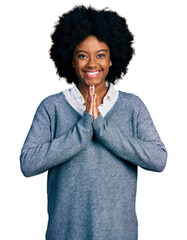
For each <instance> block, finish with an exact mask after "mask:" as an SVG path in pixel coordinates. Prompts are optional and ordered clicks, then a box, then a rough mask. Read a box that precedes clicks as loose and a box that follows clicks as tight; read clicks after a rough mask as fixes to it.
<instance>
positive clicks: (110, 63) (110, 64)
mask: <svg viewBox="0 0 187 240" xmlns="http://www.w3.org/2000/svg"><path fill="white" fill-rule="evenodd" d="M111 66H112V61H111V59H110V62H109V67H111Z"/></svg>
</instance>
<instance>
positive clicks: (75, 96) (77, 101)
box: [63, 81, 119, 117]
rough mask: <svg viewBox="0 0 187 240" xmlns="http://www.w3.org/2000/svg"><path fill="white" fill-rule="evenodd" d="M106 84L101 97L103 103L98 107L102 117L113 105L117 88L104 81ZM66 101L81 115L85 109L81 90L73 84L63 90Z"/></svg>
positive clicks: (116, 95)
mask: <svg viewBox="0 0 187 240" xmlns="http://www.w3.org/2000/svg"><path fill="white" fill-rule="evenodd" d="M106 86H107V87H109V88H108V92H107V93H106V95H105V96H104V98H103V103H102V104H101V105H100V106H99V107H98V109H99V112H100V113H101V115H102V116H103V117H104V116H105V115H106V114H107V112H108V111H109V110H110V109H111V108H112V107H113V105H114V104H115V102H116V100H117V98H118V94H119V92H118V90H116V89H115V88H114V84H112V83H108V82H107V81H106ZM63 93H64V95H65V97H66V99H67V101H68V102H69V103H70V105H71V106H72V107H73V108H74V109H75V110H76V111H77V112H78V113H80V114H81V115H83V113H84V111H85V110H86V106H85V105H84V102H85V101H84V97H83V96H82V94H81V92H80V91H79V89H78V88H77V86H76V85H74V86H73V87H72V88H69V89H66V90H64V91H63Z"/></svg>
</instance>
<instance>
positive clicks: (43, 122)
mask: <svg viewBox="0 0 187 240" xmlns="http://www.w3.org/2000/svg"><path fill="white" fill-rule="evenodd" d="M92 121H93V116H92V115H90V114H88V113H87V112H84V114H83V116H82V118H81V119H80V120H79V121H78V122H77V124H76V125H75V126H74V127H73V128H72V129H71V130H70V131H68V132H66V133H65V134H63V135H62V136H60V137H58V138H54V139H52V137H51V124H50V115H49V113H48V111H47V109H46V108H45V106H44V104H41V105H40V106H39V108H38V109H37V112H36V114H35V117H34V120H33V123H32V126H31V129H30V131H29V133H28V136H27V138H26V141H25V143H24V146H23V148H22V151H21V156H20V163H21V170H22V172H23V174H24V175H25V176H26V177H30V176H33V175H37V174H40V173H43V172H45V171H47V170H49V169H50V168H52V167H55V166H57V165H59V164H62V163H64V162H66V161H67V160H69V159H71V158H72V157H74V156H75V155H76V154H78V153H79V152H80V151H81V150H82V149H83V148H84V147H85V146H86V144H87V143H88V140H89V139H91V138H92V135H93V128H92V124H91V123H92Z"/></svg>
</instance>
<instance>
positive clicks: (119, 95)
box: [61, 90, 122, 118]
mask: <svg viewBox="0 0 187 240" xmlns="http://www.w3.org/2000/svg"><path fill="white" fill-rule="evenodd" d="M118 92H119V94H118V98H117V100H116V102H115V103H114V105H113V106H112V108H111V109H110V110H109V111H108V112H107V113H106V115H105V116H103V118H107V117H108V116H109V115H110V114H112V113H113V112H114V111H115V109H116V107H117V105H118V103H119V102H120V100H121V94H122V92H121V91H119V90H118ZM61 95H62V97H63V99H64V102H65V103H66V105H67V106H68V107H69V108H70V109H71V111H73V112H74V113H76V114H77V115H79V117H82V115H81V114H80V113H79V112H77V110H76V109H74V107H73V106H72V105H71V104H70V103H69V102H68V100H67V99H66V97H65V95H64V93H63V92H61Z"/></svg>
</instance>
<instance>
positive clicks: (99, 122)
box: [92, 113, 104, 130]
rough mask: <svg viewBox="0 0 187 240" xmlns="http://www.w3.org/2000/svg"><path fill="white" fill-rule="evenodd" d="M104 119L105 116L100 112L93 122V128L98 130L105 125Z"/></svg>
mask: <svg viewBox="0 0 187 240" xmlns="http://www.w3.org/2000/svg"><path fill="white" fill-rule="evenodd" d="M103 121H104V118H103V116H102V115H101V113H100V114H99V116H98V117H97V118H96V119H95V120H93V122H92V125H93V128H94V129H95V130H97V129H98V128H100V127H101V126H103Z"/></svg>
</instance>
